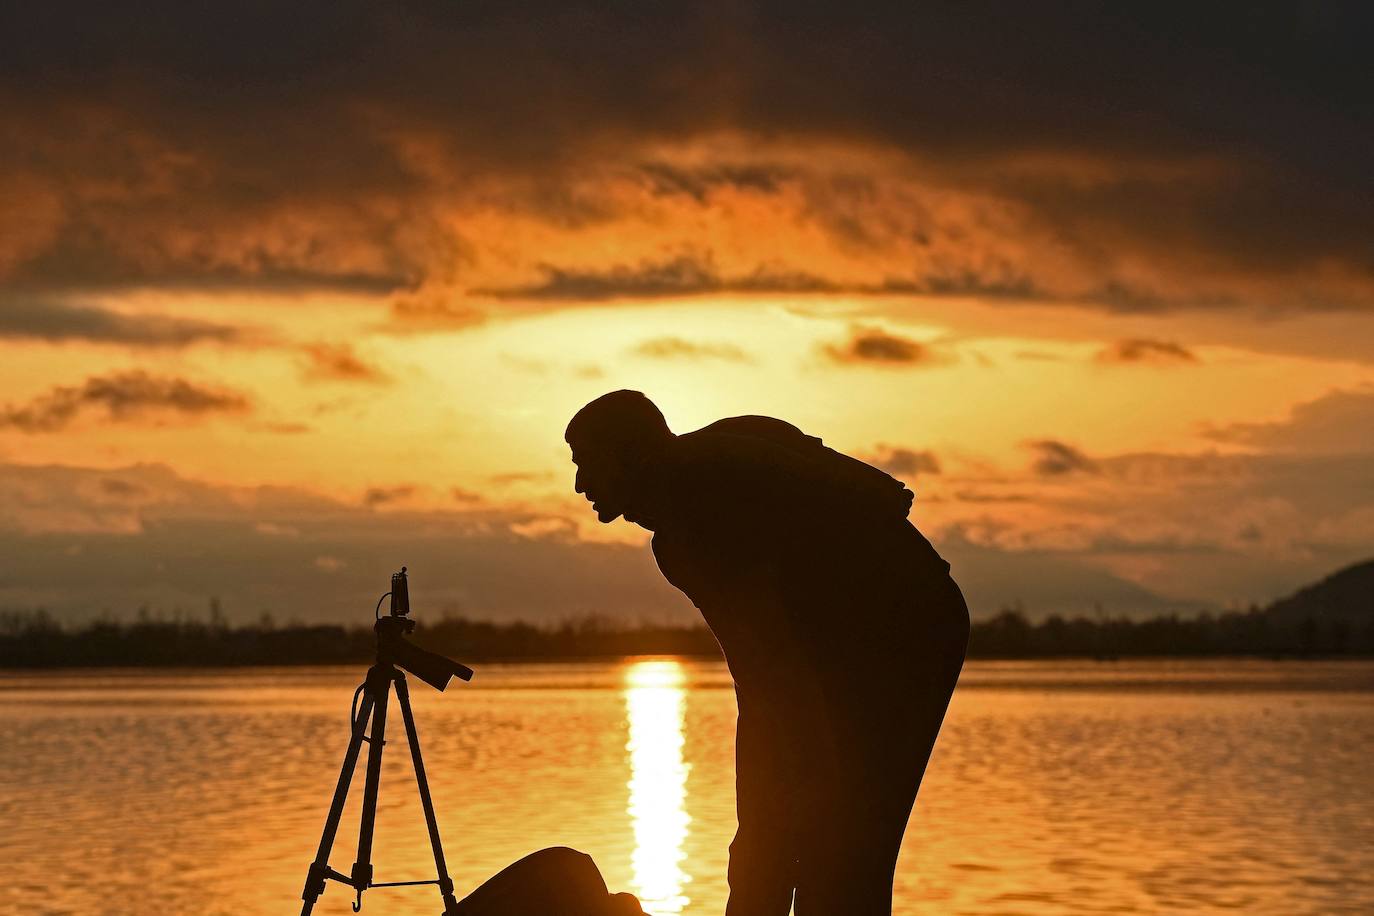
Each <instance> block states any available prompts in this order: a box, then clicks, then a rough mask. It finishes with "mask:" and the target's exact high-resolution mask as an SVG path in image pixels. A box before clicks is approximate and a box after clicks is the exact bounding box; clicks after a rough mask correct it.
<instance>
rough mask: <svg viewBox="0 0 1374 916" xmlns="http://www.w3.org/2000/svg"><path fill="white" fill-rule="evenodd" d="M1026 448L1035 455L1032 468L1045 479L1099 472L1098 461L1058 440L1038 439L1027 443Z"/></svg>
mask: <svg viewBox="0 0 1374 916" xmlns="http://www.w3.org/2000/svg"><path fill="white" fill-rule="evenodd" d="M1026 447H1027V448H1029V449H1030V450H1031V451H1032V452H1034V453H1035V459H1034V462H1033V463H1032V465H1031V467H1032V468H1033V469H1034V470H1035V473H1037V474H1040V475H1041V476H1044V477H1062V476H1064V475H1066V474H1074V473H1080V472H1082V473H1092V474H1095V473H1097V472H1098V470H1099V469H1098V465H1097V462H1096V461H1094V460H1093V459H1091V458H1089V457H1088V456H1087V455H1085V454H1083V452H1081V451H1079V450H1078V449H1076V448H1074V447H1073V446H1072V445H1069V444H1068V443H1066V442H1060V441H1059V440H1057V439H1038V440H1036V441H1033V442H1027V443H1026Z"/></svg>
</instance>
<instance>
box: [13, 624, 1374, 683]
mask: <svg viewBox="0 0 1374 916" xmlns="http://www.w3.org/2000/svg"><path fill="white" fill-rule="evenodd" d="M415 642H416V643H417V644H419V645H421V646H424V647H426V648H429V649H432V650H434V651H436V652H441V653H443V654H445V655H448V656H450V657H452V658H455V659H459V660H462V661H464V662H469V663H477V662H480V663H519V662H534V661H548V662H571V661H592V660H598V659H599V660H606V659H618V658H628V657H634V656H645V655H665V656H666V655H672V656H678V657H683V658H699V659H712V658H716V659H718V658H720V657H721V655H720V651H719V647H718V646H717V645H716V641H715V639H714V637H713V636H712V635H711V633H710V631H709V630H707V629H706V628H705V627H703V626H700V625H696V626H671V625H649V624H625V623H620V622H616V621H611V620H607V619H604V618H589V619H585V620H581V621H575V622H569V623H563V624H560V625H557V626H536V625H534V624H529V623H519V622H517V623H493V622H489V621H479V620H469V619H466V618H461V617H446V618H441V619H439V620H435V621H422V623H421V626H420V627H419V629H418V631H417V632H416V634H415ZM373 650H374V637H373V633H372V629H371V627H366V626H359V627H343V626H339V625H313V626H306V625H298V624H293V625H287V626H277V625H274V624H272V623H271V622H270V621H263V622H262V623H260V624H256V625H250V626H230V625H228V624H227V623H225V622H224V621H222V620H215V619H211V620H209V621H202V620H185V619H182V620H157V619H146V618H145V619H140V620H136V621H132V622H113V621H97V622H94V623H90V624H87V625H85V626H82V627H76V628H71V627H64V626H62V625H61V624H59V623H58V622H57V621H55V620H54V619H53V618H52V617H51V616H50V615H48V614H46V613H44V612H42V611H35V612H21V613H15V612H6V613H0V668H4V669H11V670H15V669H48V668H71V669H81V668H207V667H225V668H240V667H252V666H271V665H290V666H296V665H329V664H359V663H367V662H368V661H369V660H370V659H371V658H372V656H373ZM1371 656H1374V626H1366V627H1359V628H1357V627H1352V626H1351V625H1350V624H1349V623H1348V622H1345V621H1342V620H1321V619H1318V618H1316V617H1314V616H1307V617H1303V618H1301V619H1299V620H1297V621H1294V622H1284V621H1280V620H1276V619H1274V618H1273V617H1272V616H1271V615H1269V614H1268V613H1267V612H1265V611H1260V610H1257V609H1252V610H1250V611H1247V612H1243V613H1239V612H1238V613H1230V614H1223V615H1220V616H1211V615H1206V614H1202V615H1198V616H1196V617H1191V618H1184V617H1179V616H1168V617H1156V618H1151V619H1147V620H1138V621H1133V620H1129V619H1125V618H1118V619H1109V618H1099V619H1090V618H1086V617H1078V618H1064V617H1059V616H1051V617H1048V618H1046V619H1045V620H1043V621H1040V622H1038V623H1035V622H1031V621H1029V620H1028V619H1027V618H1026V617H1025V616H1024V615H1023V614H1021V613H1020V612H1018V611H1010V610H1009V611H1003V612H1001V613H999V614H997V615H996V616H994V617H992V618H990V619H987V620H978V621H975V622H974V624H973V629H972V634H971V637H970V640H969V657H970V658H976V659H998V660H1007V661H1012V660H1026V661H1029V660H1036V659H1065V660H1068V659H1095V660H1099V661H1115V660H1126V659H1135V658H1180V659H1182V658H1255V659H1271V660H1273V659H1337V658H1365V657H1371Z"/></svg>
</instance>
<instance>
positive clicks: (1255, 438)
mask: <svg viewBox="0 0 1374 916" xmlns="http://www.w3.org/2000/svg"><path fill="white" fill-rule="evenodd" d="M1206 434H1207V435H1208V436H1209V437H1210V438H1212V439H1215V440H1217V441H1219V442H1230V443H1236V444H1240V445H1248V446H1253V447H1257V448H1262V449H1265V450H1268V451H1273V452H1279V453H1285V452H1300V453H1307V454H1351V453H1357V454H1358V453H1364V454H1371V455H1374V389H1370V388H1357V389H1350V390H1338V391H1332V392H1330V393H1329V394H1326V395H1323V396H1322V397H1320V398H1317V399H1316V400H1312V401H1307V402H1305V403H1302V404H1299V405H1297V406H1296V407H1294V408H1293V409H1292V411H1291V412H1290V413H1289V415H1288V417H1286V418H1284V419H1282V420H1275V421H1272V422H1268V423H1231V424H1227V425H1224V426H1217V427H1214V428H1212V429H1210V430H1207V431H1206Z"/></svg>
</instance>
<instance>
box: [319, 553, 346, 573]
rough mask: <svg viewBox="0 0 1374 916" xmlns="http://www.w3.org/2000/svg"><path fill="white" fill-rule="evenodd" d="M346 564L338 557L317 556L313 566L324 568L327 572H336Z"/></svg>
mask: <svg viewBox="0 0 1374 916" xmlns="http://www.w3.org/2000/svg"><path fill="white" fill-rule="evenodd" d="M347 565H348V564H347V563H345V562H344V561H343V560H340V559H339V558H338V557H331V556H328V555H326V556H319V557H316V558H315V568H316V569H321V570H324V571H325V572H327V573H333V572H338V571H339V570H341V569H343V568H344V567H345V566H347Z"/></svg>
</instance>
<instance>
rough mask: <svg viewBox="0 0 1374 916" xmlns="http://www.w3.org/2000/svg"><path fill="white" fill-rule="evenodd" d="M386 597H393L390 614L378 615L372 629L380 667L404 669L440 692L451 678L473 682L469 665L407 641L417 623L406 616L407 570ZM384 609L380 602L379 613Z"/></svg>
mask: <svg viewBox="0 0 1374 916" xmlns="http://www.w3.org/2000/svg"><path fill="white" fill-rule="evenodd" d="M387 594H389V595H390V596H391V612H390V613H389V614H387V616H385V617H382V616H380V615H379V616H378V617H377V624H376V626H375V627H373V629H374V630H375V631H376V633H377V664H378V665H383V666H386V665H395V666H397V667H399V668H404V669H405V670H406V671H409V672H410V673H411V674H413V675H415V676H416V677H418V678H419V679H420V680H422V681H424V682H425V683H426V684H428V685H429V686H431V687H433V688H434V689H435V690H440V691H442V690H443V689H444V688H445V687H447V686H448V682H449V680H450V679H452V678H455V677H456V678H458V679H460V680H464V681H470V680H472V669H471V668H469V667H468V666H467V665H464V664H462V663H461V662H455V661H454V660H453V659H450V658H445V657H444V656H442V655H440V654H439V653H437V652H431V651H429V650H428V649H421V648H420V647H419V646H417V645H415V644H414V643H412V642H410V641H409V640H408V639H406V637H407V636H408V635H410V634H411V633H413V632H415V621H413V620H411V619H410V618H409V617H408V616H407V615H408V614H409V613H410V586H409V583H408V581H407V579H406V568H405V567H404V566H402V567H401V571H400V572H398V573H392V574H391V591H390V592H388V593H387ZM386 597H387V596H386V595H383V596H382V598H386ZM381 606H382V602H381V601H378V602H377V607H378V609H380V608H381Z"/></svg>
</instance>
